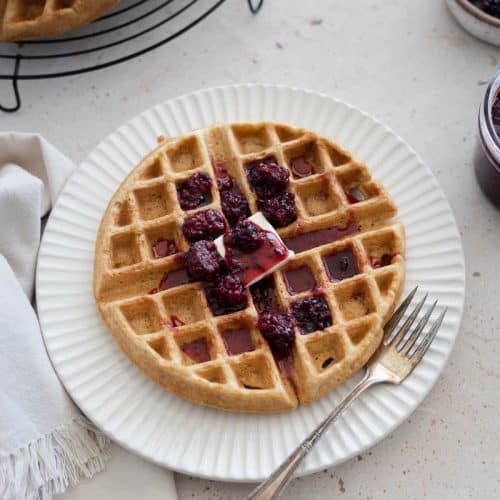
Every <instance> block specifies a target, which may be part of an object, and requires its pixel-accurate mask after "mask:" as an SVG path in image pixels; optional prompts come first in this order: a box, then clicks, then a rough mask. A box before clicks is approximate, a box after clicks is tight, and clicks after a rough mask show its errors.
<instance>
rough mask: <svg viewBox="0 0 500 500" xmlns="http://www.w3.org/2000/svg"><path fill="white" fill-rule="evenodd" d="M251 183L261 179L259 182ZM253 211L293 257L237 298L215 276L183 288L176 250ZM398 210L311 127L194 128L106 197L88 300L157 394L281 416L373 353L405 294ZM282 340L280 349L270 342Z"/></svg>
mask: <svg viewBox="0 0 500 500" xmlns="http://www.w3.org/2000/svg"><path fill="white" fill-rule="evenodd" d="M257 167H258V168H257ZM255 168H257V170H254V169H255ZM273 169H274V170H273ZM285 169H286V175H285V176H284V177H283V176H282V177H283V178H282V179H280V178H279V176H278V175H277V174H280V175H282V174H283V173H284V170H285ZM259 172H260V173H262V172H264V173H263V174H262V175H267V174H269V175H270V176H271V177H269V179H271V181H272V182H270V183H269V182H267V180H266V179H267V178H266V179H264V178H262V179H263V181H265V182H262V183H261V184H259V177H258V174H259ZM275 174H276V175H275ZM259 175H260V174H259ZM273 176H274V177H273ZM285 177H286V183H285V180H284V179H285ZM207 179H208V180H207ZM262 179H261V180H262ZM202 180H203V182H201V181H202ZM273 182H275V185H274V186H273V185H272V184H273ZM280 182H281V185H280ZM203 183H204V187H203ZM193 186H194V187H193ZM273 189H274V190H275V191H274V192H273ZM266 193H267V194H266ZM270 193H271V194H270ZM266 196H267V198H266ZM214 211H215V212H214ZM258 211H262V212H263V213H264V215H265V216H266V217H267V218H268V220H269V221H270V222H271V223H272V224H273V225H274V226H275V227H276V228H277V231H278V233H279V235H280V236H281V238H282V239H283V241H284V242H285V244H286V246H287V247H288V248H290V249H291V250H293V251H294V252H295V256H294V257H293V259H291V260H290V261H288V262H287V263H286V264H285V266H284V267H282V268H280V269H279V270H277V271H275V272H274V273H273V274H272V275H271V276H270V277H267V278H265V279H263V280H262V281H260V282H258V283H257V284H255V285H253V286H252V287H250V288H248V289H245V290H244V292H243V298H242V299H241V300H239V301H238V300H236V302H234V301H233V302H231V301H230V300H229V299H228V301H225V300H222V299H221V298H220V297H221V296H220V294H219V293H216V292H217V290H215V292H214V289H215V288H217V286H219V285H218V283H219V282H220V278H221V277H220V276H218V277H215V278H214V282H209V281H210V280H208V282H207V280H205V281H204V282H201V281H197V280H195V279H193V277H192V275H191V276H190V274H188V272H187V271H186V268H185V265H186V258H185V255H187V254H186V252H188V250H190V248H191V249H192V248H193V246H194V245H196V243H193V242H194V241H196V240H200V239H206V240H213V239H214V238H215V237H216V236H218V235H219V234H220V233H221V232H224V231H227V230H229V228H230V227H234V225H235V224H237V222H238V219H243V218H245V217H247V216H248V215H250V214H254V213H256V212H258ZM214 214H215V215H214ZM395 214H396V207H395V205H394V203H393V201H392V200H391V198H390V196H389V195H388V193H387V191H386V190H385V189H384V187H383V186H382V185H381V184H380V183H378V182H377V181H375V180H374V179H373V178H372V176H371V173H370V171H369V170H368V168H367V167H366V166H365V165H364V164H363V163H361V162H359V161H358V160H356V159H355V158H354V157H353V155H352V154H350V153H349V152H348V151H346V150H345V149H343V148H342V147H341V146H339V145H338V144H336V143H335V142H333V141H332V140H330V139H327V138H325V137H323V136H320V135H318V134H316V133H314V132H312V131H310V130H306V129H301V128H295V127H292V126H289V125H287V124H283V123H275V122H262V123H232V124H227V125H215V126H212V127H209V128H205V129H200V130H196V131H194V132H192V133H189V134H187V135H185V136H182V137H178V138H171V139H168V140H163V141H161V142H160V145H159V146H158V147H157V148H156V149H155V150H154V151H152V152H151V153H150V154H149V155H148V156H146V157H145V158H144V159H143V160H142V161H141V163H140V164H139V165H138V166H137V167H136V168H135V169H133V170H132V172H131V173H130V174H129V176H128V177H127V178H126V179H125V180H124V181H123V182H122V184H121V185H120V187H119V188H118V189H117V191H116V192H115V194H114V195H113V197H112V199H111V201H110V203H109V206H108V208H107V210H106V212H105V214H104V216H103V218H102V221H101V225H100V228H99V232H98V236H97V242H96V249H95V266H94V294H95V298H96V302H97V304H98V307H99V311H100V313H101V316H102V318H103V320H104V322H105V324H106V325H107V327H108V329H109V330H110V331H111V333H112V335H113V336H114V338H115V340H116V341H117V343H118V344H119V346H120V347H121V349H122V350H123V351H124V352H125V354H126V355H127V356H128V357H129V358H130V359H131V360H132V361H133V362H134V363H135V364H136V365H137V366H138V367H139V368H140V369H141V370H142V371H143V372H144V373H145V374H146V375H148V376H149V377H150V378H152V379H153V380H155V381H156V382H157V383H159V384H161V385H162V386H163V387H164V388H166V389H167V390H169V391H171V392H173V393H175V394H177V395H179V396H181V397H183V398H185V399H188V400H190V401H193V402H195V403H199V404H204V405H208V406H211V407H215V408H221V409H224V410H231V411H252V412H276V411H284V410H289V409H292V408H294V407H296V405H297V404H298V403H299V402H300V403H309V402H312V401H315V400H317V399H318V398H320V397H321V396H322V395H324V394H326V393H327V392H329V391H330V390H332V389H334V388H335V387H337V386H338V385H339V384H341V383H342V382H344V381H345V380H346V379H347V378H349V377H350V376H351V375H352V374H354V373H355V372H356V371H357V370H359V369H360V368H361V367H362V366H363V365H364V364H365V363H366V362H367V360H368V359H369V358H370V357H371V355H372V354H373V352H374V351H375V350H376V348H377V347H378V345H379V344H380V341H381V339H382V328H383V326H384V324H385V322H386V321H387V320H388V318H389V317H390V315H391V313H392V311H393V309H394V307H395V305H396V303H397V301H398V299H399V297H400V294H401V291H402V287H403V284H404V263H405V259H404V229H403V226H402V225H401V223H399V222H392V221H389V219H391V218H392V217H393V216H394V215H395ZM221 221H222V226H221V225H220V222H221ZM209 245H210V244H207V248H208V247H209ZM226 272H227V271H223V272H222V274H224V273H226ZM217 280H219V281H217ZM214 283H215V284H214ZM230 285H231V283H230ZM219 291H220V290H219ZM228 297H229V298H231V297H230V296H228ZM231 300H232V299H231ZM266 315H267V316H266ZM273 315H274V316H273ZM263 318H265V321H264V320H263ZM275 318H278V320H276V321H278V323H273V321H274V320H275ZM280 318H281V319H280ZM283 318H284V320H283V321H284V322H285V327H284V328H282V326H283V325H282V324H279V321H281V320H282V319H283ZM266 321H267V327H266V326H265V323H266ZM262 325H264V326H262ZM269 325H271V326H269ZM273 325H278V326H277V327H276V331H275V332H274V333H273V331H272V330H273ZM287 325H288V326H287ZM259 328H260V329H259ZM287 328H288V331H287ZM290 329H292V330H293V332H292V337H293V339H292V341H291V342H288V340H289V338H288V339H285V340H286V341H287V342H288V343H287V344H286V346H287V347H286V348H285V349H283V348H282V347H283V345H284V344H283V343H281V344H280V342H279V341H278V342H274V343H273V335H274V334H276V335H279V331H281V332H284V333H287V335H289V334H290V331H289V330H290ZM264 330H266V331H264ZM278 330H279V331H278ZM289 337H290V336H289ZM274 340H276V339H274ZM280 346H281V347H280ZM278 347H280V348H278Z"/></svg>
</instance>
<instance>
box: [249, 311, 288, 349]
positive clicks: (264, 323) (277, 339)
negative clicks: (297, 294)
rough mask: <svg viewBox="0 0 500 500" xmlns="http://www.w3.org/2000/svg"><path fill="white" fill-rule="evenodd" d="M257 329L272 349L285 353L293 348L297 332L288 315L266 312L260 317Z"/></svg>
mask: <svg viewBox="0 0 500 500" xmlns="http://www.w3.org/2000/svg"><path fill="white" fill-rule="evenodd" d="M257 328H258V329H259V330H260V331H261V332H262V335H263V336H264V338H265V339H266V340H267V341H268V342H269V345H270V347H271V349H273V350H277V351H285V350H288V349H290V348H291V347H292V346H293V343H294V341H295V331H294V329H293V325H292V322H291V320H290V316H289V315H288V314H279V313H274V312H264V313H262V314H261V315H259V319H258V321H257Z"/></svg>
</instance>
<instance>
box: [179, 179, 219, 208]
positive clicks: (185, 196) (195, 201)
mask: <svg viewBox="0 0 500 500" xmlns="http://www.w3.org/2000/svg"><path fill="white" fill-rule="evenodd" d="M211 187H212V179H211V178H210V177H209V176H208V175H207V174H205V173H203V172H197V173H196V174H194V175H193V176H192V177H190V178H189V179H188V180H187V181H186V182H184V183H183V184H181V185H180V186H179V187H178V188H177V194H178V196H179V202H180V205H181V208H182V209H183V210H192V209H193V208H197V207H199V206H200V205H203V204H206V203H208V202H209V201H210V199H211V197H210V188H211Z"/></svg>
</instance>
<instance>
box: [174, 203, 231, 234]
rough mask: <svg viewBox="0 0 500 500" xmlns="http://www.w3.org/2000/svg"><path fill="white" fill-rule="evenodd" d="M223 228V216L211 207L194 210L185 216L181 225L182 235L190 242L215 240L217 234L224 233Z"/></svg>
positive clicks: (224, 224) (224, 227)
mask: <svg viewBox="0 0 500 500" xmlns="http://www.w3.org/2000/svg"><path fill="white" fill-rule="evenodd" d="M225 229H226V223H225V220H224V216H223V215H222V214H221V213H220V212H218V211H217V210H214V209H212V208H209V209H207V210H202V211H200V212H196V213H195V214H193V215H191V216H189V217H188V218H186V219H185V221H184V224H183V225H182V232H183V233H184V236H185V237H186V239H187V240H189V241H191V242H194V241H199V240H215V238H217V236H220V235H221V234H223V233H224V231H225Z"/></svg>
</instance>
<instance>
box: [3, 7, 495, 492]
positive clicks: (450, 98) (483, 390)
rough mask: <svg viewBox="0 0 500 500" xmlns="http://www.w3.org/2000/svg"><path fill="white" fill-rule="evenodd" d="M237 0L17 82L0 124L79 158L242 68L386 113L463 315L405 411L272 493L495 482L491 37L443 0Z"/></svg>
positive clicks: (183, 488) (199, 488) (431, 488)
mask: <svg viewBox="0 0 500 500" xmlns="http://www.w3.org/2000/svg"><path fill="white" fill-rule="evenodd" d="M245 3H246V2H245V1H244V0H228V1H227V2H226V4H224V5H223V6H222V7H221V8H220V9H219V10H218V11H217V12H216V13H215V14H214V15H213V16H211V17H209V18H208V19H207V20H205V21H204V22H203V24H201V25H199V26H198V27H197V28H195V29H194V30H192V31H190V32H189V33H187V34H185V35H183V36H182V37H180V38H178V39H177V40H176V41H174V42H172V43H170V44H168V45H167V46H165V47H162V48H160V49H158V50H157V51H155V52H154V53H152V54H147V55H145V56H143V57H141V58H139V59H136V60H134V61H132V62H130V63H128V64H124V65H121V66H118V67H115V68H112V69H109V70H104V71H101V72H98V73H93V74H88V75H84V76H80V77H72V78H67V79H63V80H53V81H50V80H48V81H41V82H23V83H21V89H22V93H23V96H24V101H25V105H24V107H23V109H22V110H21V111H20V112H18V113H17V114H14V115H3V114H2V115H0V129H1V130H11V129H16V130H22V131H36V132H40V133H41V134H43V135H45V137H46V138H47V139H49V140H50V141H52V142H53V143H54V144H55V145H56V146H58V147H59V148H60V149H61V150H62V151H64V152H65V153H66V154H68V155H69V156H70V157H72V158H73V159H74V160H75V161H80V160H82V159H83V158H84V157H85V156H86V155H87V153H88V152H89V151H90V150H91V149H92V148H94V146H95V145H96V144H97V143H98V142H99V141H100V140H101V139H102V138H103V137H105V136H106V135H108V134H109V133H110V132H111V131H113V130H114V129H115V128H117V127H118V126H119V125H121V124H122V123H123V122H124V121H126V120H128V119H129V118H131V117H133V116H134V115H136V114H137V113H139V112H141V111H142V110H144V109H145V108H147V107H149V106H151V105H153V104H155V103H157V102H160V101H162V100H165V99H168V98H170V97H174V96H177V95H179V94H183V93H186V92H189V91H191V90H194V89H197V88H201V87H206V86H214V85H222V84H229V83H236V82H238V83H239V82H246V81H251V82H254V81H255V82H270V83H285V84H290V85H295V86H299V87H306V88H311V89H316V90H319V91H322V92H325V93H328V94H330V95H332V96H335V97H338V98H340V99H343V100H345V101H347V102H351V103H353V104H355V105H356V106H358V107H359V108H361V109H363V110H365V111H367V112H368V113H371V114H373V115H374V116H375V117H377V118H379V119H380V120H382V121H383V122H385V123H386V124H387V125H389V126H390V127H391V128H392V129H394V130H395V131H396V132H397V133H398V134H400V135H401V136H402V137H404V138H405V139H406V140H407V141H408V142H409V143H410V144H411V145H412V146H413V147H414V148H415V150H416V151H417V152H418V153H419V154H420V155H421V156H422V157H423V158H424V160H425V162H426V163H427V164H428V165H429V166H430V168H431V169H432V170H433V172H434V174H435V175H436V176H437V178H438V180H439V182H440V184H441V186H442V188H443V190H444V192H445V193H446V195H447V197H448V199H449V200H450V203H451V206H452V208H453V211H454V213H455V217H456V219H457V222H458V226H459V228H460V233H461V235H462V238H463V242H464V248H465V256H466V265H467V271H466V272H467V298H466V305H465V315H464V320H463V323H462V327H461V331H460V335H459V337H458V339H457V343H456V347H455V349H454V351H453V353H452V355H451V358H450V361H449V363H448V366H447V367H446V369H445V370H444V372H443V374H442V376H441V377H440V379H439V381H438V382H437V384H436V386H435V388H434V389H433V391H432V392H431V393H430V395H429V397H428V398H427V399H426V400H425V401H424V403H423V404H422V405H421V406H420V408H419V409H418V410H417V411H416V412H415V413H414V414H413V415H412V417H411V418H410V419H408V421H406V422H405V423H404V424H403V425H401V427H399V429H397V430H396V431H395V432H394V433H393V434H392V435H391V436H389V437H388V438H387V439H385V440H384V441H383V442H382V443H380V444H378V445H377V446H375V447H374V448H372V449H371V450H370V451H369V452H367V453H365V454H363V455H362V456H358V457H357V458H355V459H353V460H351V461H350V462H347V463H344V464H343V465H341V466H339V467H337V468H335V469H331V470H326V471H324V472H320V473H317V474H315V475H313V476H310V477H307V478H302V479H299V480H296V481H295V482H294V483H293V484H292V485H291V487H290V488H289V490H288V491H287V493H286V495H285V498H287V499H302V498H307V499H311V498H314V499H330V498H346V499H351V498H362V499H401V498H419V499H420V498H440V499H443V498H446V499H448V498H449V499H456V498H460V499H461V498H477V499H485V500H489V499H495V498H500V361H499V359H500V314H499V311H500V308H499V302H500V292H499V286H498V285H499V281H500V280H499V277H498V276H499V275H498V269H499V267H500V211H497V210H495V209H494V208H493V206H492V205H490V204H489V203H488V202H487V201H486V200H485V199H484V198H483V196H482V194H481V192H480V191H479V188H478V187H477V185H476V182H475V178H474V174H473V170H472V166H471V158H472V151H473V146H474V143H475V132H476V113H477V108H478V105H479V101H480V99H481V96H482V94H483V92H484V87H481V86H478V81H479V80H485V79H488V78H489V77H490V76H491V75H492V73H493V72H494V71H495V70H496V69H498V68H499V66H500V64H499V63H500V50H499V49H497V48H495V47H493V46H489V45H486V44H484V43H482V42H479V41H477V40H475V39H473V38H471V37H470V36H469V35H468V34H466V33H465V32H464V31H462V29H461V28H460V27H459V26H458V25H457V24H456V23H455V22H454V21H453V19H452V17H451V16H450V15H449V13H448V11H447V10H446V8H445V2H444V1H441V0H418V1H409V0H406V1H401V0H357V1H355V2H354V1H353V2H348V1H345V0H316V1H314V2H302V1H300V0H286V1H285V0H281V1H280V0H274V1H272V0H266V2H265V5H264V8H263V10H262V12H261V13H260V14H259V15H258V16H257V17H252V16H251V15H250V14H249V12H248V9H247V8H246V5H245ZM0 95H1V96H2V99H4V98H5V96H6V95H7V86H6V84H5V82H0ZM122 459H123V457H122V456H120V454H118V456H116V457H115V458H114V460H117V461H118V460H122ZM147 466H148V467H154V466H152V465H149V464H148V465H147ZM143 470H144V467H141V468H138V470H137V477H136V478H135V480H136V481H144V498H162V496H161V491H159V488H160V486H159V484H160V483H158V482H154V481H153V482H149V481H148V480H147V479H146V476H145V475H143V473H142V471H143ZM176 484H177V490H178V494H179V498H180V499H181V500H185V499H190V498H202V499H232V498H242V497H244V496H245V495H246V494H247V493H248V492H249V491H250V489H251V486H250V485H243V484H240V485H235V484H224V483H217V482H210V481H206V480H200V479H194V478H190V477H187V476H183V475H176ZM95 490H96V489H95V488H94V490H93V491H92V494H91V495H90V493H88V490H86V489H85V485H82V486H79V487H77V488H75V489H74V490H71V491H70V492H68V493H66V494H65V495H63V496H62V497H61V498H65V499H66V500H68V499H69V500H72V499H75V498H78V499H87V498H89V499H90V498H91V499H92V500H101V499H103V500H104V499H108V498H114V496H113V489H112V488H109V487H108V488H105V489H104V488H103V490H102V491H95ZM120 498H125V497H124V496H121V497H120Z"/></svg>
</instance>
